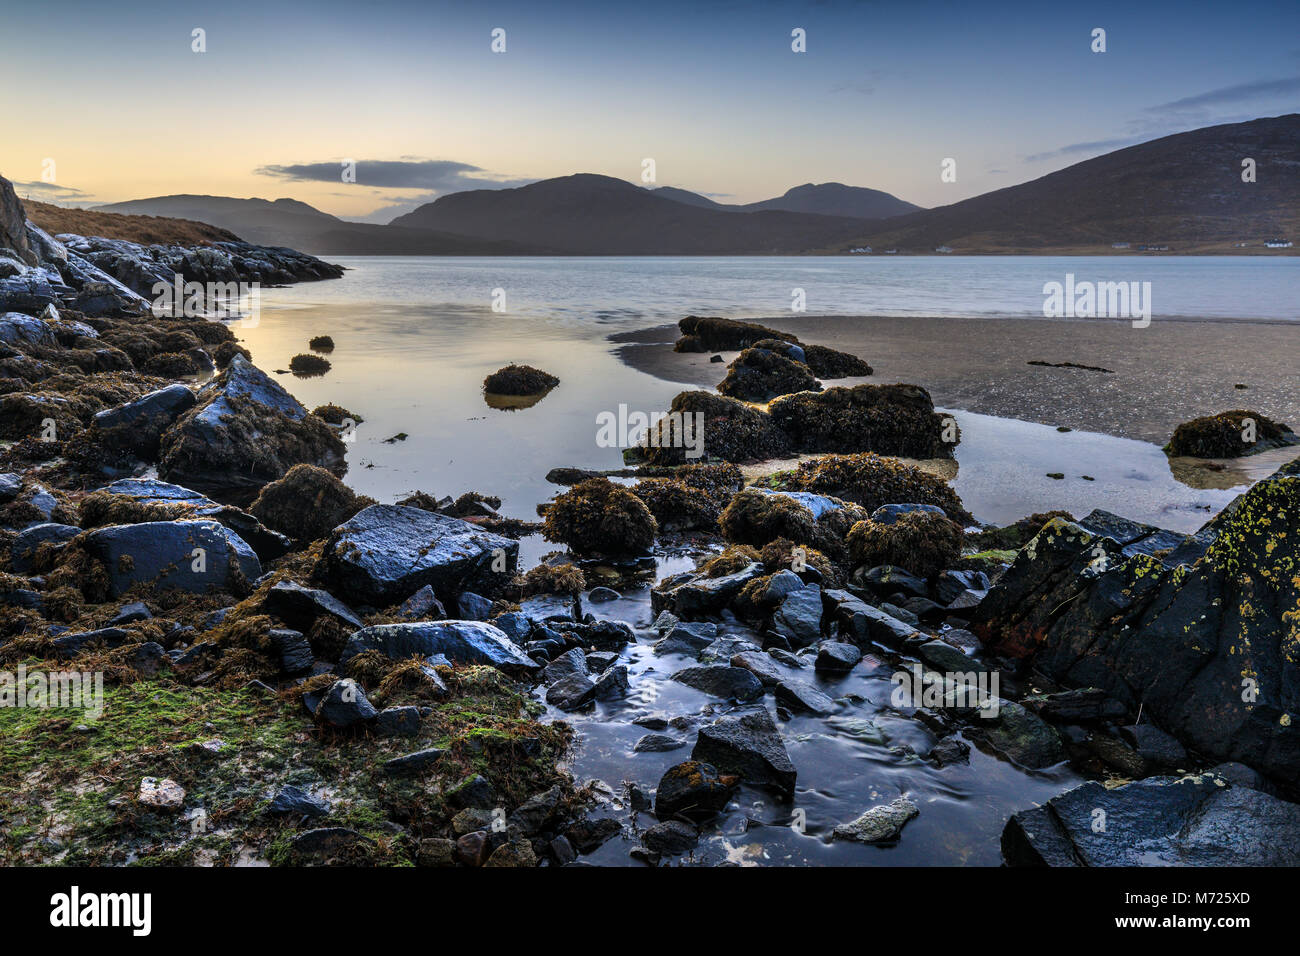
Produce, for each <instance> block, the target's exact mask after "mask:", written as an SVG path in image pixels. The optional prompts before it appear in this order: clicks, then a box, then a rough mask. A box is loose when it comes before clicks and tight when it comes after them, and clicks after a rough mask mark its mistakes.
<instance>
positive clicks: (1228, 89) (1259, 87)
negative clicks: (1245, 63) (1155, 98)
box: [1146, 76, 1300, 113]
mask: <svg viewBox="0 0 1300 956" xmlns="http://www.w3.org/2000/svg"><path fill="white" fill-rule="evenodd" d="M1297 92H1300V76H1288V77H1284V78H1282V79H1280V80H1256V81H1255V82H1253V83H1238V84H1237V85H1236V86H1223V87H1220V88H1219V89H1217V90H1210V91H1208V92H1206V93H1197V94H1196V95H1195V96H1185V97H1183V98H1182V99H1181V100H1173V101H1172V102H1169V103H1161V104H1160V105H1158V106H1148V107H1147V109H1146V112H1148V113H1182V112H1186V111H1187V110H1199V109H1203V108H1204V107H1206V106H1222V105H1224V104H1226V103H1240V102H1242V101H1243V100H1255V99H1260V98H1262V97H1270V96H1286V95H1288V94H1291V93H1297Z"/></svg>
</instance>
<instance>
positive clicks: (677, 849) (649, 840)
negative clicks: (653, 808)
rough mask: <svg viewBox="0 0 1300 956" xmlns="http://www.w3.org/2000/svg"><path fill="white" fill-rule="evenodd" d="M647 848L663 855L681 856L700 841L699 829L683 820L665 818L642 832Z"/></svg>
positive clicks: (643, 841)
mask: <svg viewBox="0 0 1300 956" xmlns="http://www.w3.org/2000/svg"><path fill="white" fill-rule="evenodd" d="M641 842H642V843H643V844H644V845H645V847H646V849H647V850H649V851H650V852H652V853H658V854H660V855H661V856H681V855H682V854H683V853H689V852H690V851H691V850H693V849H694V848H695V845H696V844H697V843H699V842H700V834H699V831H697V830H696V829H695V827H693V826H691V825H690V824H689V823H684V822H683V821H681V820H664V821H663V822H661V823H656V824H655V825H654V826H652V827H650V828H649V829H647V830H646V831H645V833H643V834H641Z"/></svg>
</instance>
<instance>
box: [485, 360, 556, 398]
mask: <svg viewBox="0 0 1300 956" xmlns="http://www.w3.org/2000/svg"><path fill="white" fill-rule="evenodd" d="M559 384H560V380H559V379H558V378H556V377H555V376H554V375H552V374H551V373H550V372H543V371H542V370H541V369H539V368H533V367H532V366H531V365H514V364H511V365H507V366H506V367H505V368H499V369H497V370H496V371H495V372H493V373H492V374H491V375H489V376H488V377H487V378H485V379H483V391H485V392H489V393H491V394H493V395H538V394H540V393H542V392H548V391H550V390H551V389H553V388H555V386H557V385H559Z"/></svg>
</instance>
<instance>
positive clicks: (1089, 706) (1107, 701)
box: [1021, 687, 1127, 724]
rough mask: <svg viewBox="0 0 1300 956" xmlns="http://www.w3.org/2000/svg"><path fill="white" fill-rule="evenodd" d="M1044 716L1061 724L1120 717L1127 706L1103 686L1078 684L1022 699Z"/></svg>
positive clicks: (1039, 714) (1034, 710)
mask: <svg viewBox="0 0 1300 956" xmlns="http://www.w3.org/2000/svg"><path fill="white" fill-rule="evenodd" d="M1021 703H1023V704H1024V705H1025V706H1026V707H1028V708H1029V709H1030V710H1032V711H1033V712H1034V713H1036V714H1038V716H1040V717H1042V718H1043V719H1044V720H1051V721H1055V722H1056V723H1061V724H1079V723H1092V722H1095V721H1099V720H1118V719H1120V718H1122V717H1123V716H1124V714H1125V713H1126V712H1127V708H1126V707H1125V706H1124V705H1123V704H1121V703H1120V702H1119V701H1117V700H1112V699H1111V698H1110V697H1107V696H1106V692H1105V691H1104V690H1102V689H1101V688H1099V687H1075V688H1071V689H1070V690H1063V691H1057V692H1056V693H1052V694H1037V695H1034V696H1032V697H1026V698H1025V699H1024V700H1023V701H1021Z"/></svg>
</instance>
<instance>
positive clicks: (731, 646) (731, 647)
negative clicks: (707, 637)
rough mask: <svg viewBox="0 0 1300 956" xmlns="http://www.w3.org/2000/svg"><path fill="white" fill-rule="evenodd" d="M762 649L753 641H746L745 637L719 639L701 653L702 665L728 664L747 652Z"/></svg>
mask: <svg viewBox="0 0 1300 956" xmlns="http://www.w3.org/2000/svg"><path fill="white" fill-rule="evenodd" d="M759 649H760V648H759V646H758V645H757V644H755V643H754V642H753V641H749V640H746V639H745V638H743V637H734V636H728V637H719V638H718V639H717V640H715V641H714V642H713V643H712V644H710V645H709V646H708V647H706V648H705V649H704V650H702V651H700V663H701V664H719V663H728V662H730V661H731V658H732V657H734V656H735V655H737V654H741V653H744V652H746V651H749V652H754V651H758V650H759Z"/></svg>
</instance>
